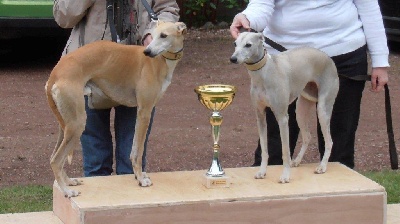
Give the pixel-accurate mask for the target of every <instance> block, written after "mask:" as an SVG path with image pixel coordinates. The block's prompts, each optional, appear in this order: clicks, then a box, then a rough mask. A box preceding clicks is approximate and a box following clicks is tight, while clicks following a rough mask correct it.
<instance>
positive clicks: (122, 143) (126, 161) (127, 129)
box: [114, 106, 155, 175]
mask: <svg viewBox="0 0 400 224" xmlns="http://www.w3.org/2000/svg"><path fill="white" fill-rule="evenodd" d="M154 112H155V108H153V111H152V114H151V119H150V124H149V129H148V130H147V135H146V141H145V143H144V152H143V157H142V161H143V163H142V170H143V171H144V170H145V168H146V151H147V150H146V148H147V140H148V137H149V135H150V131H151V126H152V123H153V116H154ZM136 114H137V107H126V106H118V107H115V120H114V129H115V145H116V147H115V160H116V173H117V174H118V175H119V174H132V173H133V168H132V162H131V160H130V154H131V151H132V145H133V137H134V134H135V124H136Z"/></svg>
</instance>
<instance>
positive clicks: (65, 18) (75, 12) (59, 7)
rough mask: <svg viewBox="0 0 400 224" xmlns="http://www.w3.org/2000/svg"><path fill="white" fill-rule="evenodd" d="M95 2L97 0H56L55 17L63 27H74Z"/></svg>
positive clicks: (54, 6)
mask: <svg viewBox="0 0 400 224" xmlns="http://www.w3.org/2000/svg"><path fill="white" fill-rule="evenodd" d="M94 2H95V0H79V1H75V0H56V1H54V5H53V16H54V19H55V21H56V22H57V24H58V25H59V26H60V27H62V28H73V27H74V26H75V25H76V24H78V23H79V22H80V21H81V19H82V18H83V17H84V16H85V15H86V11H87V9H88V8H90V6H92V5H93V4H94Z"/></svg>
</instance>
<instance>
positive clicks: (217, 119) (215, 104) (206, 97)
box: [194, 84, 236, 188]
mask: <svg viewBox="0 0 400 224" xmlns="http://www.w3.org/2000/svg"><path fill="white" fill-rule="evenodd" d="M194 91H195V92H196V93H197V95H198V98H199V101H200V102H201V104H203V105H204V106H205V107H207V108H208V109H210V110H211V111H212V114H211V117H210V124H211V128H212V129H211V130H212V136H213V139H214V145H213V151H214V156H213V160H212V163H211V167H210V169H209V170H208V172H207V173H206V175H205V182H204V185H205V186H206V187H207V188H216V187H229V185H230V182H229V178H228V177H227V176H225V171H224V170H223V169H222V167H221V164H220V162H219V159H218V156H219V149H220V147H219V144H218V141H219V134H220V126H221V124H222V116H221V114H220V111H221V110H223V109H225V108H226V107H227V106H228V105H229V104H231V102H232V100H233V97H234V96H235V92H236V87H234V86H231V85H222V84H212V85H203V86H198V87H197V88H195V89H194Z"/></svg>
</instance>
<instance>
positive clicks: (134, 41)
mask: <svg viewBox="0 0 400 224" xmlns="http://www.w3.org/2000/svg"><path fill="white" fill-rule="evenodd" d="M146 1H147V2H148V3H149V5H150V6H151V7H152V9H153V11H154V12H155V13H156V15H157V17H158V18H159V19H160V20H162V21H169V22H177V21H178V20H179V7H178V4H177V3H176V1H175V0H146ZM107 9H109V12H108V13H107ZM110 9H111V10H110ZM53 15H54V19H55V21H56V22H57V23H58V25H59V26H60V27H62V28H72V31H71V35H70V37H69V39H68V41H67V44H66V46H65V48H64V51H63V52H62V56H64V55H66V54H68V53H70V52H72V51H74V50H76V49H78V48H79V47H81V46H83V45H85V44H88V43H91V42H94V41H97V40H112V39H113V38H112V36H113V35H112V32H111V31H110V30H113V28H114V26H113V25H114V24H116V26H115V28H116V29H115V30H116V31H117V32H116V33H117V34H118V41H121V44H129V45H144V46H147V45H148V44H149V43H150V42H151V41H152V36H151V31H152V30H153V29H154V27H155V26H156V23H157V22H156V21H153V20H152V19H151V18H150V16H149V13H148V12H147V11H146V9H145V7H144V6H143V4H142V2H141V1H140V0H108V1H106V0H96V1H94V0H79V1H75V0H56V1H54V6H53ZM112 20H114V21H112ZM110 27H111V29H110ZM114 36H115V35H114ZM85 103H86V105H85V107H86V114H87V120H86V127H85V130H84V132H83V134H82V136H81V144H82V151H83V169H84V175H85V176H87V177H89V176H105V175H111V174H112V173H113V161H114V155H113V154H114V150H113V140H112V134H111V131H110V118H111V114H112V113H111V108H105V109H91V108H90V107H89V105H88V98H87V97H85ZM113 108H114V131H115V163H116V164H115V172H116V174H132V173H133V169H132V163H131V161H130V153H131V150H132V144H133V136H134V132H135V123H136V113H137V108H136V107H126V106H123V105H117V106H116V105H113ZM153 116H154V109H153V112H152V118H151V121H150V125H149V128H148V131H147V136H146V141H145V146H144V148H145V151H144V154H143V167H142V169H143V170H145V165H146V145H147V140H148V136H149V134H150V129H151V125H152V121H153Z"/></svg>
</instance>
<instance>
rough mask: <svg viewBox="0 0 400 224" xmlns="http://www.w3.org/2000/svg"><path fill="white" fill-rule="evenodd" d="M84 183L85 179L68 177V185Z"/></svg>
mask: <svg viewBox="0 0 400 224" xmlns="http://www.w3.org/2000/svg"><path fill="white" fill-rule="evenodd" d="M82 183H83V181H81V180H78V179H71V178H68V182H67V185H68V186H78V185H82Z"/></svg>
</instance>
